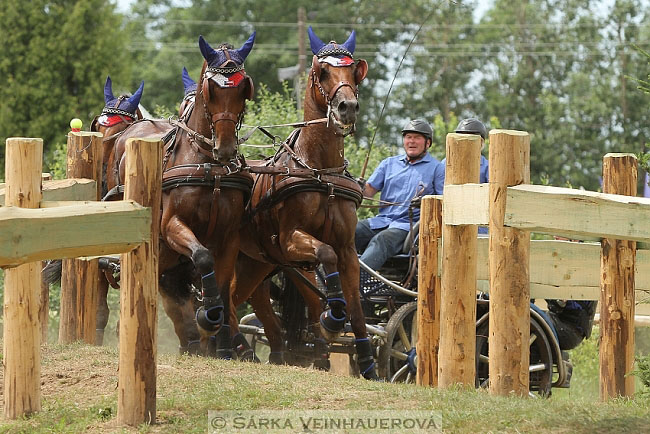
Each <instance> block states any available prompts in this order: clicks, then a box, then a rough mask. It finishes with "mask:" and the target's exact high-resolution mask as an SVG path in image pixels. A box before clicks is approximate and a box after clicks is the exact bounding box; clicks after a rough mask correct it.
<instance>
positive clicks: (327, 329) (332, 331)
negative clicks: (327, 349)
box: [320, 309, 347, 341]
mask: <svg viewBox="0 0 650 434" xmlns="http://www.w3.org/2000/svg"><path fill="white" fill-rule="evenodd" d="M342 312H343V316H342V317H340V318H337V317H335V316H334V315H333V314H332V311H331V309H328V310H326V311H325V312H323V313H322V314H321V315H320V329H321V332H322V333H323V336H325V339H327V340H328V341H331V340H333V339H336V338H337V337H338V336H339V334H340V333H341V331H342V330H343V328H345V319H346V317H347V315H346V314H345V311H342Z"/></svg>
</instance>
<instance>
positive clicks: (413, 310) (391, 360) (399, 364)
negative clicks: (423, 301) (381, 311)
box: [377, 301, 418, 383]
mask: <svg viewBox="0 0 650 434" xmlns="http://www.w3.org/2000/svg"><path fill="white" fill-rule="evenodd" d="M417 337H418V329H417V302H415V301H412V302H410V303H407V304H405V305H404V306H402V307H400V308H399V309H397V311H396V312H395V313H394V314H393V315H392V316H391V317H390V319H389V320H388V324H386V342H385V343H384V344H383V345H382V346H381V347H379V355H378V357H377V368H378V371H379V376H380V377H381V378H385V379H387V380H389V381H390V382H391V383H415V368H416V365H415V344H416V341H417Z"/></svg>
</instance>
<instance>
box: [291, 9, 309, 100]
mask: <svg viewBox="0 0 650 434" xmlns="http://www.w3.org/2000/svg"><path fill="white" fill-rule="evenodd" d="M306 20H307V14H306V12H305V8H303V7H299V8H298V75H296V78H295V80H294V83H295V85H294V88H295V91H296V103H297V107H298V110H300V109H302V82H303V80H304V75H305V63H306V60H307V55H306V52H305V21H306Z"/></svg>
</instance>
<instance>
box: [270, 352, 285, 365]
mask: <svg viewBox="0 0 650 434" xmlns="http://www.w3.org/2000/svg"><path fill="white" fill-rule="evenodd" d="M269 363H270V364H271V365H284V364H285V362H284V356H283V355H282V353H270V354H269Z"/></svg>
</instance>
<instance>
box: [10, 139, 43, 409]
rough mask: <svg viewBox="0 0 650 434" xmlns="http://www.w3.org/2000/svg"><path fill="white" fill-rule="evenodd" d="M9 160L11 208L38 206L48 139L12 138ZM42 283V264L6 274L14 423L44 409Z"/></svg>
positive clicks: (21, 267)
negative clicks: (41, 318)
mask: <svg viewBox="0 0 650 434" xmlns="http://www.w3.org/2000/svg"><path fill="white" fill-rule="evenodd" d="M5 158H6V160H5V176H6V180H7V182H6V189H5V206H15V207H22V208H38V206H39V203H40V202H41V171H42V165H43V140H42V139H27V138H9V139H7V142H6V154H5ZM17 236H19V235H17ZM40 283H41V262H40V261H39V262H30V263H28V264H24V265H19V266H17V267H15V268H8V269H7V270H5V288H4V291H5V292H4V330H3V344H4V345H3V361H2V362H3V365H4V388H3V395H4V415H5V417H6V418H8V419H17V418H19V417H22V416H24V415H29V414H31V413H33V412H36V411H39V410H40V409H41V329H40V324H39V317H38V311H39V304H40V288H41V285H40Z"/></svg>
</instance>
